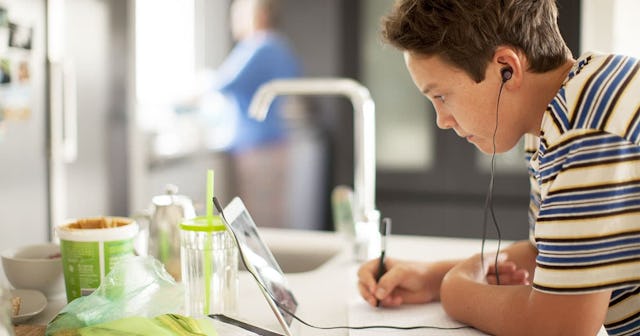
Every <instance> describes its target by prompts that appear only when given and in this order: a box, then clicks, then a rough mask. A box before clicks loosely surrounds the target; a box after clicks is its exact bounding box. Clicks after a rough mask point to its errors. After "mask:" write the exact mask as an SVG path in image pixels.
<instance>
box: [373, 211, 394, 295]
mask: <svg viewBox="0 0 640 336" xmlns="http://www.w3.org/2000/svg"><path fill="white" fill-rule="evenodd" d="M380 229H381V230H380V233H381V234H382V237H381V238H380V260H379V263H378V276H377V277H376V282H379V281H380V278H382V276H383V275H384V273H385V272H386V271H387V268H386V267H385V266H384V255H385V252H386V251H387V237H388V236H389V235H390V234H391V218H388V217H387V218H384V219H382V227H381V228H380ZM376 307H380V300H376Z"/></svg>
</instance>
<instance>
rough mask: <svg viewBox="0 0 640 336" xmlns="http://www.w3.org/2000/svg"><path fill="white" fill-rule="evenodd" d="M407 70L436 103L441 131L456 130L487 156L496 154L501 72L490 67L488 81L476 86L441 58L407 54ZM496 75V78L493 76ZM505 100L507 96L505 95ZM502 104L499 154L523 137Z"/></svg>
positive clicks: (499, 125) (465, 75) (497, 149)
mask: <svg viewBox="0 0 640 336" xmlns="http://www.w3.org/2000/svg"><path fill="white" fill-rule="evenodd" d="M404 59H405V63H406V65H407V69H408V70H409V73H410V74H411V78H412V79H413V82H414V83H415V85H416V86H417V87H418V89H419V90H420V91H421V92H422V93H423V94H424V95H425V96H426V97H427V98H428V99H429V100H430V101H431V102H432V103H433V106H434V108H435V110H436V115H437V117H436V123H437V125H438V127H439V128H442V129H449V128H451V129H453V130H454V131H455V132H456V134H458V136H460V137H461V138H465V139H467V141H469V142H471V143H473V144H474V145H475V146H476V147H477V148H478V149H479V150H481V151H482V152H484V153H488V154H490V153H492V152H493V133H494V130H495V126H496V104H497V97H498V92H499V90H500V84H501V78H500V70H499V68H496V69H493V68H494V67H492V66H489V67H488V69H487V75H486V76H485V79H484V80H483V81H482V82H480V83H476V82H475V81H474V80H473V79H471V77H469V75H467V74H466V73H465V72H464V71H462V70H460V69H458V68H455V67H453V66H452V65H450V64H449V63H447V62H445V61H443V60H442V59H441V58H440V57H439V56H424V55H419V54H415V53H411V52H405V53H404ZM491 71H495V72H496V74H493V73H490V72H491ZM502 94H503V96H504V94H505V92H504V91H503V93H502ZM503 98H504V97H503ZM503 104H504V103H503V102H501V103H500V105H501V106H500V108H499V111H498V113H499V121H498V131H497V134H496V153H501V152H505V151H508V150H509V149H511V148H512V147H514V146H515V145H516V143H517V142H518V140H519V139H520V137H521V136H522V134H521V133H517V132H516V131H515V130H516V129H517V127H513V126H515V124H514V122H515V123H517V122H518V121H517V116H516V115H515V113H511V112H515V111H509V110H508V109H506V108H505V106H503Z"/></svg>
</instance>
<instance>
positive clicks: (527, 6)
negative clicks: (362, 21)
mask: <svg viewBox="0 0 640 336" xmlns="http://www.w3.org/2000/svg"><path fill="white" fill-rule="evenodd" d="M557 18H558V9H557V7H556V4H555V0H398V1H397V2H396V5H395V7H394V9H393V11H392V12H391V13H390V14H389V15H388V16H386V17H385V18H383V21H382V25H383V28H382V37H383V38H384V39H385V40H386V41H387V42H388V43H389V44H391V45H393V46H395V47H397V48H399V49H401V50H405V51H410V52H416V53H418V54H423V55H439V56H441V57H442V58H443V59H444V60H445V61H448V62H450V63H452V64H453V65H454V66H456V67H458V68H460V69H462V70H464V71H465V72H466V73H468V74H469V75H470V76H471V78H473V79H474V80H475V81H476V82H481V81H482V80H484V74H485V70H486V67H487V64H488V63H489V62H490V61H491V58H492V57H493V53H494V52H495V50H496V48H497V47H498V46H500V45H508V46H512V47H515V48H517V49H519V50H521V51H522V52H523V53H524V54H525V55H526V57H527V60H528V63H529V70H530V71H533V72H537V73H542V72H546V71H549V70H552V69H555V68H557V67H559V66H560V65H561V64H563V63H564V62H566V60H567V59H569V58H570V57H571V52H570V51H569V49H568V48H567V46H566V44H565V42H564V40H563V39H562V36H561V35H560V30H559V29H558V24H557Z"/></svg>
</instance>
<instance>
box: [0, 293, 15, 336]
mask: <svg viewBox="0 0 640 336" xmlns="http://www.w3.org/2000/svg"><path fill="white" fill-rule="evenodd" d="M10 300H11V293H10V292H9V291H8V290H7V288H6V287H5V286H4V285H3V284H1V283H0V336H13V335H14V333H13V324H12V323H11V303H10Z"/></svg>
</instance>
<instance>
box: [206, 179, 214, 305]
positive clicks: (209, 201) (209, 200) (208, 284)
mask: <svg viewBox="0 0 640 336" xmlns="http://www.w3.org/2000/svg"><path fill="white" fill-rule="evenodd" d="M206 203H207V224H209V225H212V224H213V170H211V169H209V170H207V200H206ZM205 234H206V235H207V237H206V239H205V249H204V252H205V253H204V315H209V307H210V305H211V271H212V270H211V266H212V264H211V259H212V257H213V256H212V254H213V249H212V246H211V235H212V233H211V232H205Z"/></svg>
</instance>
